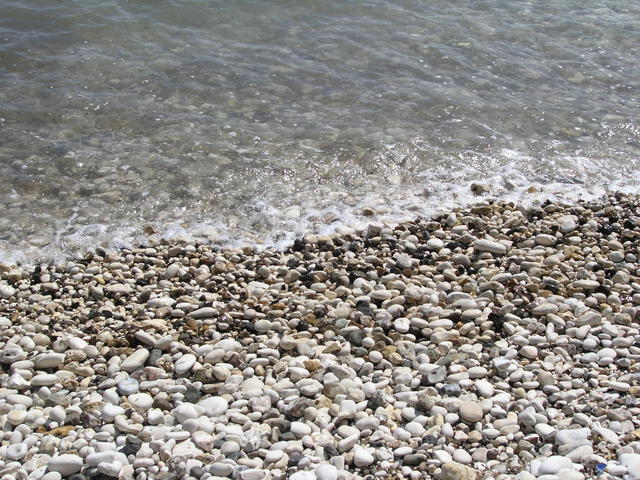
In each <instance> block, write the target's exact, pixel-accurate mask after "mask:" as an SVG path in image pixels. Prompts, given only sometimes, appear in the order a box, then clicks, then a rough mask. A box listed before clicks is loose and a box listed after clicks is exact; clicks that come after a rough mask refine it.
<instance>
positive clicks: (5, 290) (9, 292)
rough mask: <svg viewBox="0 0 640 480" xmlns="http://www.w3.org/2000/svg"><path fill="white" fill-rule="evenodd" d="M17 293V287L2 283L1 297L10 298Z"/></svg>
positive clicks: (0, 286) (0, 287)
mask: <svg viewBox="0 0 640 480" xmlns="http://www.w3.org/2000/svg"><path fill="white" fill-rule="evenodd" d="M15 293H16V289H15V288H13V287H10V286H9V285H0V297H2V298H4V299H5V300H8V299H9V298H11V297H13V295H14V294H15Z"/></svg>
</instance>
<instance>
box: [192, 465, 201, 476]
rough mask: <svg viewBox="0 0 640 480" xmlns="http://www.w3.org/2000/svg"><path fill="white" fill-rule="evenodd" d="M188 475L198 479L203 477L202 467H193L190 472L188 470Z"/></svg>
mask: <svg viewBox="0 0 640 480" xmlns="http://www.w3.org/2000/svg"><path fill="white" fill-rule="evenodd" d="M189 475H191V476H192V477H196V478H200V477H201V476H202V475H204V470H203V468H202V467H198V466H197V465H196V466H195V467H192V468H191V470H189Z"/></svg>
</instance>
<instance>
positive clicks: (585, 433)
mask: <svg viewBox="0 0 640 480" xmlns="http://www.w3.org/2000/svg"><path fill="white" fill-rule="evenodd" d="M590 436H591V429H589V428H574V429H570V430H559V431H558V433H556V439H555V441H556V443H557V444H558V445H565V444H570V443H575V442H580V441H584V440H587V439H588V438H589V437H590Z"/></svg>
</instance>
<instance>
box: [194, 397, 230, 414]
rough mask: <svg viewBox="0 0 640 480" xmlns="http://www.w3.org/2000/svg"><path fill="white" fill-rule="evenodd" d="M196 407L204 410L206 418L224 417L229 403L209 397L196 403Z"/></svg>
mask: <svg viewBox="0 0 640 480" xmlns="http://www.w3.org/2000/svg"><path fill="white" fill-rule="evenodd" d="M198 406H199V407H201V408H202V409H203V410H204V413H205V415H207V416H208V417H219V416H220V415H224V413H225V412H226V411H227V408H229V402H227V401H226V400H225V399H224V398H222V397H209V398H205V399H204V400H200V401H199V402H198Z"/></svg>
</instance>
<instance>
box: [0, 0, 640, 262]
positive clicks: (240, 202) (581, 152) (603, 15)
mask: <svg viewBox="0 0 640 480" xmlns="http://www.w3.org/2000/svg"><path fill="white" fill-rule="evenodd" d="M638 58H640V4H638V3H637V2H628V1H618V0H615V1H614V0H611V1H595V2H588V3H585V2H583V1H577V0H567V1H563V2H534V1H504V0H502V1H491V2H489V1H468V0H465V1H451V0H447V1H427V2H423V1H408V0H403V1H395V2H386V1H366V2H362V1H360V2H350V1H336V0H327V1H323V2H314V1H296V2H293V1H275V0H273V1H267V0H260V1H235V2H222V1H209V0H207V1H205V0H185V1H169V2H151V1H136V2H126V1H124V0H112V1H97V0H82V1H79V0H77V1H71V0H69V1H64V2H61V1H59V2H51V1H42V0H19V1H18V0H14V1H9V0H8V1H5V2H3V6H2V15H0V178H1V179H2V181H1V182H0V205H2V206H3V207H4V208H3V211H2V214H1V215H0V259H1V260H3V261H9V262H12V261H34V260H39V259H43V258H52V257H53V258H60V257H61V256H64V255H70V254H75V253H77V252H81V251H82V250H83V249H85V248H87V247H92V246H96V245H106V246H116V247H117V246H119V245H126V244H129V243H131V242H137V241H140V240H141V239H142V238H144V237H145V236H146V235H148V234H149V233H150V232H157V233H156V236H165V237H170V238H182V237H184V238H192V239H195V240H199V241H210V242H217V243H220V244H235V243H243V242H258V243H262V244H265V245H276V246H283V245H285V244H286V243H287V242H289V241H291V240H292V239H293V238H294V237H295V236H296V235H299V234H301V233H302V232H309V231H329V230H331V229H335V228H337V227H338V226H339V225H344V224H348V225H353V224H361V223H363V222H369V221H372V220H373V221H394V220H397V219H400V218H406V217H415V216H416V215H429V214H430V213H433V212H434V211H437V210H440V209H443V208H446V207H455V206H458V205H463V204H466V203H468V202H470V201H473V200H474V198H477V197H474V196H473V194H472V193H471V191H470V188H469V186H470V184H471V183H472V182H480V183H485V184H488V185H491V188H492V191H491V195H494V196H500V197H507V198H512V199H514V200H520V201H535V200H538V199H540V198H544V197H547V196H550V195H552V196H555V198H560V199H567V200H573V199H577V198H592V197H594V196H598V195H601V194H603V193H605V192H606V191H608V190H615V189H622V190H629V191H637V189H638V186H639V185H640V182H639V180H640V174H639V173H638V172H639V171H640V159H639V151H640V123H639V122H638V118H640V63H639V62H638V60H637V59H638ZM531 186H534V187H536V189H537V190H538V193H529V189H530V187H531ZM372 214H373V215H372ZM370 215H372V216H370ZM145 227H146V228H145ZM145 231H146V233H145Z"/></svg>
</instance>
